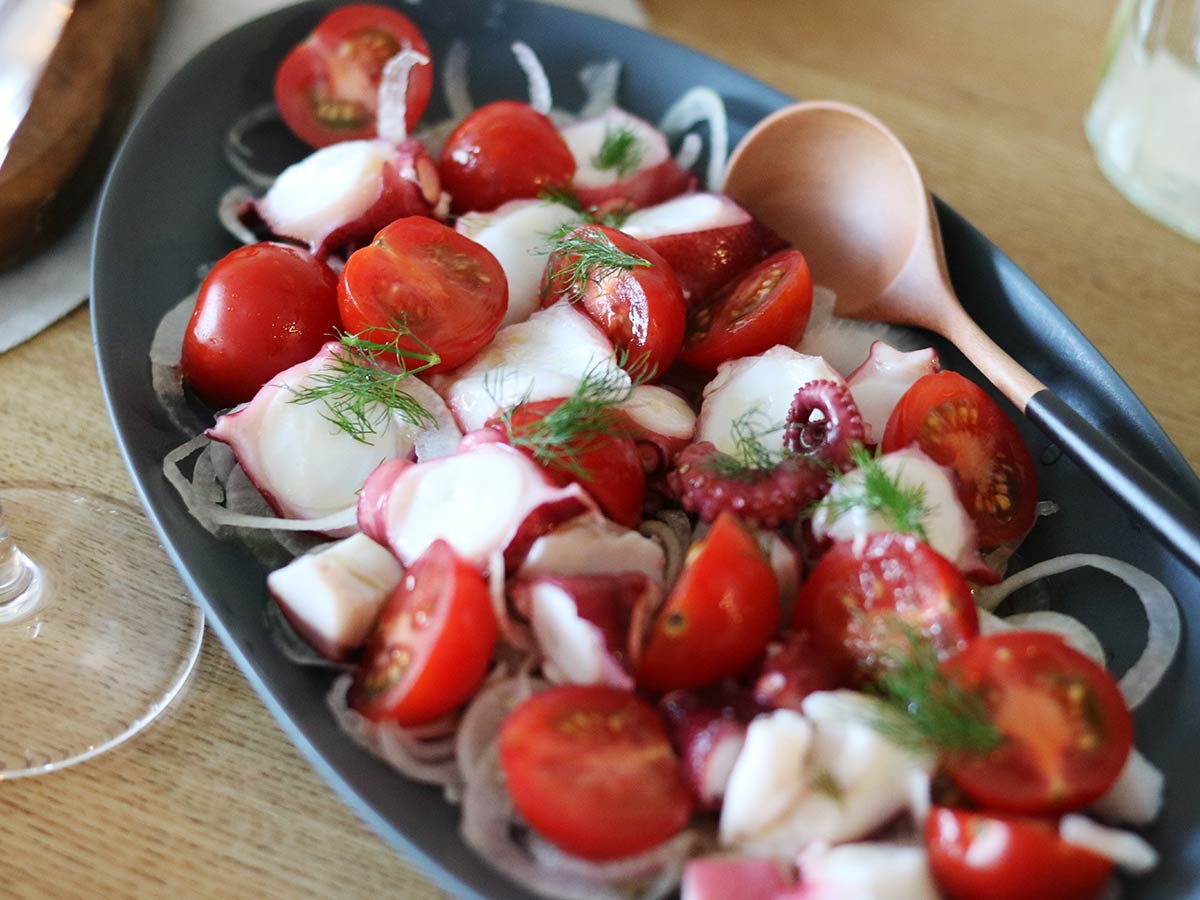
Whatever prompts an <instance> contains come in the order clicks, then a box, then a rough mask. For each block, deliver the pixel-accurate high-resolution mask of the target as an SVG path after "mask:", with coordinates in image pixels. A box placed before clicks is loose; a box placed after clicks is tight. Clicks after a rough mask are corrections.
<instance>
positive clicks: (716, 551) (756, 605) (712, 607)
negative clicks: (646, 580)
mask: <svg viewBox="0 0 1200 900" xmlns="http://www.w3.org/2000/svg"><path fill="white" fill-rule="evenodd" d="M778 624H779V586H778V584H777V582H776V581H775V573H774V572H773V571H772V569H771V566H770V564H769V563H768V562H767V560H766V559H765V558H764V556H763V553H762V551H761V550H760V549H759V547H758V543H757V542H756V541H755V540H754V537H753V536H752V535H751V534H750V533H749V532H747V531H746V529H745V528H743V527H742V525H741V524H740V523H739V522H738V520H737V518H736V517H735V516H733V515H731V514H729V513H721V514H720V515H719V516H717V520H716V521H715V522H714V523H713V526H712V529H711V530H710V531H709V532H708V534H707V535H706V536H705V537H704V539H703V540H701V541H700V542H699V543H697V544H695V545H694V546H693V547H692V549H691V550H689V551H688V557H687V562H686V563H685V564H684V567H683V572H682V573H681V574H680V576H679V580H678V581H677V582H676V583H675V587H674V588H672V590H671V596H670V597H668V598H667V602H666V603H665V604H664V605H663V608H662V609H661V610H660V611H659V613H658V616H657V617H656V618H655V620H654V624H653V627H652V629H651V632H650V638H649V641H648V642H647V644H646V647H645V649H643V650H642V652H641V654H640V656H639V659H638V660H637V664H636V672H635V676H636V678H637V682H638V684H639V685H641V686H642V687H645V688H649V689H650V690H653V691H669V690H674V689H675V688H694V687H700V686H702V685H706V684H712V683H713V682H715V681H718V680H720V679H722V678H725V677H726V676H729V675H737V674H739V673H741V672H744V671H745V670H746V669H747V668H749V667H750V666H751V665H752V664H753V663H754V661H755V660H757V659H758V658H759V656H761V655H762V652H763V650H765V649H766V646H767V642H768V641H769V640H770V639H771V636H772V635H773V634H774V633H775V627H776V626H777V625H778Z"/></svg>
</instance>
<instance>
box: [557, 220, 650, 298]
mask: <svg viewBox="0 0 1200 900" xmlns="http://www.w3.org/2000/svg"><path fill="white" fill-rule="evenodd" d="M559 230H560V231H561V229H559ZM549 253H550V255H551V257H550V263H549V265H550V266H552V267H553V268H552V271H553V272H554V273H555V280H557V281H559V282H561V283H563V284H564V285H565V287H566V290H567V294H568V296H571V297H582V296H583V293H584V291H585V290H586V289H587V286H588V285H589V284H599V283H600V282H602V281H604V279H606V278H609V277H611V276H613V275H616V274H618V273H620V272H629V271H632V270H633V269H636V268H639V267H640V268H649V267H650V265H651V263H650V261H649V260H647V259H644V258H642V257H640V256H638V255H637V254H635V253H626V252H625V251H624V250H622V249H621V248H619V247H618V246H617V245H616V244H614V243H613V241H612V238H610V237H609V236H608V235H607V234H605V233H604V232H603V231H600V230H599V229H598V228H586V229H582V230H576V229H575V228H571V229H569V230H568V231H567V233H566V234H563V235H562V236H560V237H558V238H557V239H552V240H551V242H550V246H549ZM559 263H561V265H559Z"/></svg>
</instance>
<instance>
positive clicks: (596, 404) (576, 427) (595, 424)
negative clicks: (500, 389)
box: [484, 357, 654, 481]
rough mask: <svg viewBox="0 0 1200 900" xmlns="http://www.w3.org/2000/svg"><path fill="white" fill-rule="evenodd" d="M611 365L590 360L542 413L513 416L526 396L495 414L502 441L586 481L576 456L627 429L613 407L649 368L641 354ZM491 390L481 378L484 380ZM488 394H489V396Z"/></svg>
mask: <svg viewBox="0 0 1200 900" xmlns="http://www.w3.org/2000/svg"><path fill="white" fill-rule="evenodd" d="M618 362H619V364H620V365H621V366H622V367H623V369H624V371H625V372H627V373H628V376H629V377H628V378H626V377H624V375H623V374H622V368H615V367H613V366H612V365H611V364H610V363H608V362H607V361H604V360H601V361H599V362H596V363H594V364H593V365H592V366H591V367H590V368H588V370H587V371H586V372H584V374H583V377H582V379H580V382H579V385H578V386H577V387H576V388H575V390H574V391H573V392H572V393H571V395H570V396H569V397H567V398H566V399H564V400H563V401H562V402H561V403H559V404H558V406H556V407H555V408H554V409H553V410H551V411H550V412H549V413H547V414H546V415H544V416H542V417H540V418H538V419H536V420H534V421H531V422H521V423H518V422H516V421H514V416H515V415H516V413H517V412H518V411H519V410H520V409H521V408H522V407H523V406H525V405H526V404H528V403H529V399H528V397H526V398H524V399H522V400H521V401H520V402H519V403H517V404H516V405H515V406H512V407H508V408H506V409H503V410H502V411H501V412H500V413H499V417H500V421H501V424H502V425H503V426H504V431H505V435H506V437H507V440H508V443H509V444H511V445H512V446H513V447H520V448H522V449H525V450H528V451H529V453H530V454H531V455H532V456H533V458H534V459H535V460H537V461H538V462H540V463H543V464H550V465H554V466H558V467H561V468H564V469H566V470H567V471H569V472H570V473H571V474H572V475H574V476H575V477H576V478H578V479H580V480H582V481H590V480H591V479H592V476H593V474H594V473H592V472H589V471H588V469H587V468H586V466H584V464H583V462H582V460H581V457H582V456H583V455H584V454H585V453H587V452H588V451H589V450H591V449H592V448H593V447H594V446H595V445H596V444H597V443H598V441H599V439H600V438H601V437H604V436H618V437H619V436H623V435H626V434H628V426H627V425H626V423H625V421H624V419H623V417H622V416H620V415H619V414H618V413H617V407H619V406H621V405H622V404H623V403H625V402H626V401H628V400H629V398H630V397H631V396H632V394H633V389H634V388H635V387H637V386H638V385H640V384H644V383H645V382H646V381H648V380H649V379H651V378H653V377H654V372H653V368H652V367H649V366H648V365H647V364H646V361H645V357H642V358H641V359H639V360H637V361H635V362H634V363H633V364H631V365H628V366H626V365H625V361H624V360H619V361H618ZM484 386H485V388H486V389H487V390H488V393H489V394H492V390H491V387H490V385H488V383H487V380H486V379H485V382H484ZM493 398H494V395H493Z"/></svg>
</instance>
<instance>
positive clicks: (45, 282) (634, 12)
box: [0, 0, 646, 353]
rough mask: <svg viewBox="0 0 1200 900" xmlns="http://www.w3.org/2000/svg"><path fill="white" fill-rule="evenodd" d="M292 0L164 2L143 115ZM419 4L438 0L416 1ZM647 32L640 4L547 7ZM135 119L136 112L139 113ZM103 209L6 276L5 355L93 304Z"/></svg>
mask: <svg viewBox="0 0 1200 900" xmlns="http://www.w3.org/2000/svg"><path fill="white" fill-rule="evenodd" d="M289 2H291V0H165V2H164V3H163V6H162V20H161V22H160V24H159V31H158V35H157V37H156V39H155V46H154V50H153V53H152V54H151V58H150V61H149V65H148V67H147V70H146V77H145V80H144V81H143V86H142V94H141V100H140V102H139V105H138V112H140V111H141V110H142V109H143V108H144V107H145V106H146V104H147V103H149V101H150V99H151V98H153V97H154V95H155V94H157V93H158V91H159V89H160V88H162V86H163V85H164V84H165V83H166V82H167V81H168V79H170V77H171V76H172V75H173V74H174V73H175V71H176V70H177V69H178V68H179V67H180V66H181V65H182V64H183V63H184V62H186V61H187V60H188V59H189V58H190V57H191V56H192V55H194V54H195V53H196V52H197V51H199V50H200V49H201V48H202V47H204V46H205V45H207V44H209V43H211V42H212V41H213V40H214V39H216V38H217V37H220V36H221V35H222V34H224V33H225V32H226V31H229V30H230V29H232V28H234V27H236V26H238V25H241V24H242V23H244V22H248V21H250V20H251V19H254V18H256V17H258V16H261V15H263V14H264V13H267V12H270V11H271V10H274V9H277V8H279V7H281V6H286V5H288V3H289ZM409 2H410V3H413V4H414V5H415V4H417V3H421V2H429V3H435V2H437V0H409ZM546 2H552V3H555V4H557V5H559V6H566V7H571V8H573V9H580V10H583V11H585V12H592V13H596V14H599V15H605V16H608V17H609V18H611V19H616V20H618V21H621V22H625V23H627V24H629V25H634V26H637V27H639V28H640V27H645V25H646V16H645V13H644V12H643V10H642V7H641V4H640V3H639V2H638V0H546ZM135 116H136V113H135ZM95 221H96V204H95V203H93V204H92V206H91V208H90V209H88V211H87V212H86V213H85V214H84V215H83V216H82V217H81V218H80V220H79V221H78V222H77V223H76V224H75V225H74V226H73V227H72V228H71V230H70V231H69V232H68V233H67V234H66V235H65V236H64V237H63V238H62V239H61V240H60V241H59V242H58V243H57V244H55V245H54V246H53V247H51V248H50V249H49V250H47V251H46V252H45V253H43V254H41V255H40V256H37V257H34V258H33V259H31V260H30V261H28V262H26V263H24V264H22V265H21V266H19V267H17V268H16V269H13V270H12V271H11V272H6V273H4V274H3V275H0V353H3V352H4V351H6V350H9V349H11V348H12V347H15V346H16V345H17V344H20V343H22V342H23V341H26V340H28V339H29V338H31V337H33V336H34V335H35V334H37V333H38V332H40V331H41V330H42V329H43V328H46V327H47V326H48V325H50V324H52V323H54V322H56V321H57V320H58V319H60V318H61V317H62V316H64V315H66V314H67V313H68V312H70V311H71V310H72V309H74V308H75V307H76V306H78V305H79V304H80V303H83V302H84V301H85V300H87V294H88V272H89V267H90V264H91V244H92V227H93V225H94V224H95Z"/></svg>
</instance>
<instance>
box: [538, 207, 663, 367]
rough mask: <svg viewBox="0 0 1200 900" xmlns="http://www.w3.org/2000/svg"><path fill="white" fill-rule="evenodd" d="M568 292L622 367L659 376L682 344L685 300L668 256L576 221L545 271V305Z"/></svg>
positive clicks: (615, 232)
mask: <svg viewBox="0 0 1200 900" xmlns="http://www.w3.org/2000/svg"><path fill="white" fill-rule="evenodd" d="M563 298H566V299H567V300H569V301H570V302H572V303H576V302H577V303H579V305H580V306H582V307H583V310H584V312H586V313H587V314H588V317H589V318H590V319H591V320H592V321H593V322H595V323H596V324H597V325H599V326H600V327H601V328H602V329H604V332H605V334H607V335H608V339H609V340H610V341H612V344H613V346H614V347H615V348H616V349H617V350H618V351H619V352H620V353H621V355H622V356H623V357H624V360H625V365H626V368H628V369H630V370H631V372H636V373H637V374H638V375H639V377H641V378H643V379H644V380H647V381H654V380H656V379H657V378H661V377H662V376H663V375H664V374H665V373H666V371H667V369H669V368H670V367H671V364H672V363H673V362H675V357H677V356H678V355H679V348H680V347H682V346H683V333H684V328H685V326H686V324H687V301H686V300H684V299H683V289H682V288H680V287H679V279H678V278H676V277H675V273H674V271H672V269H671V267H670V265H668V264H667V261H666V260H665V259H663V258H662V257H661V256H659V255H658V253H657V252H655V250H654V249H653V248H652V247H650V246H649V245H648V244H646V243H645V242H644V241H639V240H638V239H637V238H634V237H630V236H629V235H627V234H625V233H624V232H621V231H618V230H617V229H615V228H609V227H608V226H606V225H581V226H580V227H579V228H576V229H575V230H574V231H572V232H570V233H569V234H567V235H566V236H565V237H564V238H563V239H562V240H561V241H559V242H558V244H557V247H556V249H555V250H554V251H553V252H552V253H551V254H550V259H549V260H548V261H547V263H546V273H545V275H544V276H543V290H542V306H550V305H551V304H553V303H556V302H557V301H559V300H560V299H563Z"/></svg>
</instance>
